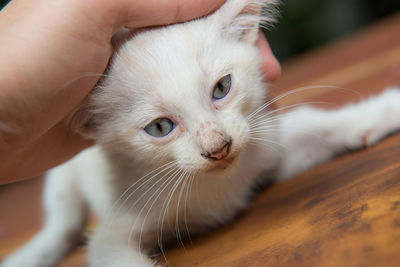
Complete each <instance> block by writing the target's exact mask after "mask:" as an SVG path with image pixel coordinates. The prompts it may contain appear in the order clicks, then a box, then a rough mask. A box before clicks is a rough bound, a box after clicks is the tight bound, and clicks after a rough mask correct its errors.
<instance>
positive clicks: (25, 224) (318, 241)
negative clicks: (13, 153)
mask: <svg viewBox="0 0 400 267" xmlns="http://www.w3.org/2000/svg"><path fill="white" fill-rule="evenodd" d="M399 33H400V14H397V15H395V16H392V17H390V18H388V19H386V20H384V21H381V22H379V23H377V24H375V25H371V26H370V27H368V28H366V29H364V30H362V31H361V32H358V33H356V34H354V35H352V36H348V37H347V38H345V39H343V40H340V41H337V42H335V43H333V44H330V45H328V46H326V47H323V48H321V49H318V50H315V51H312V52H311V53H308V54H306V55H302V56H300V57H298V58H295V59H293V60H290V61H288V62H286V63H285V64H284V65H283V74H282V77H281V78H280V79H279V80H278V81H277V82H276V83H274V84H273V85H271V88H272V95H279V94H282V93H285V92H288V91H289V90H293V89H295V88H299V87H304V86H313V87H315V88H314V89H310V90H305V91H303V92H300V93H295V94H291V95H289V96H288V97H285V98H283V99H281V100H280V101H279V105H280V106H286V105H291V104H296V103H302V102H310V101H311V102H327V103H328V104H326V105H325V106H326V107H327V108H332V107H338V106H340V105H343V104H345V103H348V102H351V101H356V100H359V99H361V98H365V97H366V96H369V95H372V94H376V93H378V92H380V91H381V90H383V88H384V87H386V86H388V85H393V84H400V34H399ZM316 85H318V86H316ZM319 85H324V86H325V87H321V86H319ZM399 104H400V103H399ZM399 158H400V134H395V135H393V136H391V137H389V138H387V139H386V140H384V141H382V142H381V143H379V144H378V145H376V146H373V147H370V148H368V149H366V150H362V151H357V152H352V153H349V154H346V155H342V156H341V157H338V158H337V159H335V160H333V161H331V162H329V163H327V164H324V165H321V166H319V167H316V168H314V169H312V170H309V171H307V172H306V173H303V174H301V175H298V176H297V177H294V178H293V179H291V180H288V181H286V182H282V183H279V184H275V185H273V186H271V187H269V188H268V189H266V190H265V191H264V192H262V193H261V194H260V195H259V196H258V197H257V198H256V199H255V200H254V202H253V203H252V204H251V206H250V207H249V209H248V210H247V211H246V212H244V213H243V214H241V215H240V216H239V218H238V219H237V220H236V221H235V222H234V223H232V224H230V225H227V226H226V227H224V228H222V229H218V230H216V231H212V232H211V233H209V234H206V235H204V236H201V237H198V238H195V239H194V240H193V242H192V243H188V244H186V245H185V247H186V248H185V249H182V248H179V247H176V248H171V249H170V250H169V251H167V252H166V257H167V260H168V263H169V264H170V265H171V266H185V267H187V266H207V267H210V266H221V267H223V266H229V267H234V266H307V267H308V266H371V267H372V266H374V267H375V266H400V161H399ZM41 186H42V180H41V178H37V179H33V180H30V181H26V182H22V183H18V184H13V185H7V186H2V187H0V258H1V257H4V256H5V255H6V254H8V253H10V252H11V251H13V250H14V249H15V248H16V247H18V246H19V245H21V244H22V243H24V242H25V241H26V240H27V239H28V238H29V237H30V236H32V235H33V234H34V232H35V231H37V230H38V228H39V227H40V224H41V216H42V209H41V206H40V192H41ZM160 260H161V261H163V258H162V257H160ZM61 266H65V267H66V266H79V267H83V266H86V263H85V249H84V248H79V249H77V250H76V251H74V252H73V253H71V255H69V256H68V257H67V258H66V259H65V261H63V263H62V264H61Z"/></svg>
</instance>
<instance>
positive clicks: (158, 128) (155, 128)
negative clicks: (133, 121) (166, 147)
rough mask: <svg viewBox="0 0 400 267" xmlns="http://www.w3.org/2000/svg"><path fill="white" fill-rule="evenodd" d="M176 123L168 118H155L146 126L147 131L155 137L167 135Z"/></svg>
mask: <svg viewBox="0 0 400 267" xmlns="http://www.w3.org/2000/svg"><path fill="white" fill-rule="evenodd" d="M174 127H175V125H174V123H173V122H172V121H171V120H170V119H168V118H160V119H155V120H154V121H152V122H150V123H149V124H147V125H146V127H144V130H145V131H146V133H148V134H149V135H151V136H154V137H164V136H167V135H168V134H169V133H170V132H172V130H173V129H174Z"/></svg>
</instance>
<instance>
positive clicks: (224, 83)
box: [212, 74, 231, 100]
mask: <svg viewBox="0 0 400 267" xmlns="http://www.w3.org/2000/svg"><path fill="white" fill-rule="evenodd" d="M230 90H231V75H230V74H228V75H225V76H224V77H222V78H221V79H220V80H219V81H218V82H217V84H216V85H215V87H214V91H213V97H212V98H213V100H219V99H222V98H224V97H225V96H226V95H227V94H228V93H229V91H230Z"/></svg>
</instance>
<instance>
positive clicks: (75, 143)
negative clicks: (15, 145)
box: [0, 122, 93, 184]
mask: <svg viewBox="0 0 400 267" xmlns="http://www.w3.org/2000/svg"><path fill="white" fill-rule="evenodd" d="M91 145H93V142H92V141H90V140H87V139H84V138H83V137H82V136H80V135H79V134H76V133H73V132H71V131H70V130H69V129H68V126H67V124H66V123H64V122H60V123H59V124H57V125H55V126H54V127H53V128H51V129H50V130H49V131H48V132H46V133H45V134H43V135H42V136H40V137H39V138H37V139H36V140H35V141H34V142H31V143H29V144H26V145H25V146H24V147H21V148H19V149H14V150H12V151H9V152H8V153H7V154H0V161H1V162H2V164H1V165H0V184H6V183H11V182H16V181H18V180H22V179H26V178H31V177H34V176H37V175H40V174H42V173H43V172H45V171H46V170H48V169H50V168H52V167H54V166H56V165H58V164H61V163H62V162H64V161H66V160H68V159H69V158H71V157H73V156H74V155H75V154H77V153H78V152H79V151H81V150H83V149H84V148H86V147H89V146H91Z"/></svg>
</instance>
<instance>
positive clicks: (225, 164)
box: [205, 155, 238, 173]
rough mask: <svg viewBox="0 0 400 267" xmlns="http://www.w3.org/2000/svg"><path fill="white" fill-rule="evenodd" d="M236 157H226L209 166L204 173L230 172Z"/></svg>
mask: <svg viewBox="0 0 400 267" xmlns="http://www.w3.org/2000/svg"><path fill="white" fill-rule="evenodd" d="M237 158H238V156H237V155H236V156H231V157H227V158H225V159H222V160H218V161H215V162H213V163H212V164H210V166H209V168H207V169H206V171H205V172H207V173H209V172H225V171H227V170H230V169H231V168H233V166H235V165H236V164H235V163H236V161H237Z"/></svg>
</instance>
